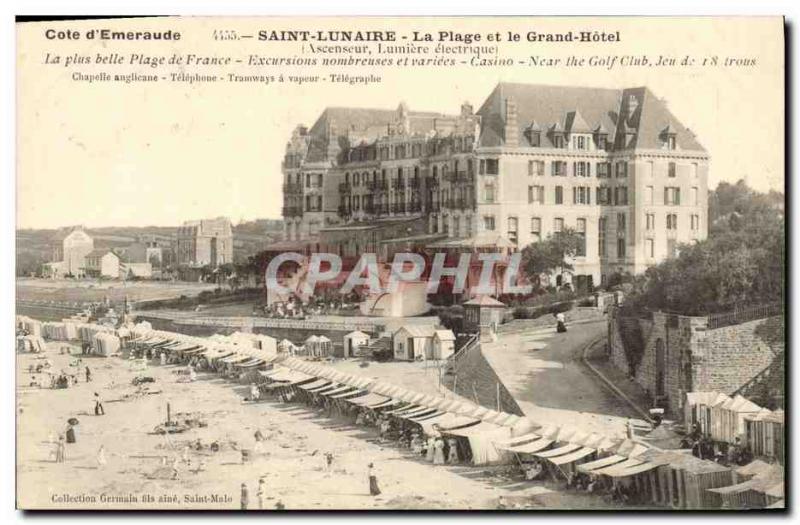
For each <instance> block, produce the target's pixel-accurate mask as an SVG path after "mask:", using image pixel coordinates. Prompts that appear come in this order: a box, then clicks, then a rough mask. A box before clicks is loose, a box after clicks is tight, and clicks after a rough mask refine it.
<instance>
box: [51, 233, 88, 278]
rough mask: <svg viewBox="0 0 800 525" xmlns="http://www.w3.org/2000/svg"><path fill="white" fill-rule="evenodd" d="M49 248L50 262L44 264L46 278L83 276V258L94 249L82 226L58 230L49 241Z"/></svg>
mask: <svg viewBox="0 0 800 525" xmlns="http://www.w3.org/2000/svg"><path fill="white" fill-rule="evenodd" d="M50 247H51V252H52V255H51V261H52V262H49V263H47V264H45V273H46V274H47V275H48V277H53V278H61V277H64V276H67V275H71V276H73V277H83V276H84V265H85V258H86V255H87V254H88V253H89V252H91V251H92V250H93V249H94V240H93V239H92V237H91V236H90V235H89V234H88V233H87V232H86V231H85V230H84V229H83V226H72V227H70V228H64V229H61V230H59V231H58V232H57V233H56V234H55V235H54V236H53V237H52V238H51V239H50Z"/></svg>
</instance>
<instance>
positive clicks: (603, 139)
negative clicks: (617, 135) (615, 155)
mask: <svg viewBox="0 0 800 525" xmlns="http://www.w3.org/2000/svg"><path fill="white" fill-rule="evenodd" d="M607 145H608V135H606V134H605V133H599V134H598V135H597V149H606V146H607Z"/></svg>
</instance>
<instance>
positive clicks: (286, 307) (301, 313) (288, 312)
mask: <svg viewBox="0 0 800 525" xmlns="http://www.w3.org/2000/svg"><path fill="white" fill-rule="evenodd" d="M358 302H359V301H358V299H357V298H356V300H354V301H352V302H350V301H347V300H343V299H341V298H338V297H334V298H330V299H328V298H325V297H312V298H311V299H310V300H309V301H308V302H305V303H304V302H302V301H300V300H299V299H297V298H295V297H292V298H291V299H289V300H288V301H285V302H276V303H273V304H271V305H269V306H263V307H261V308H260V309H258V310H259V311H256V312H254V313H257V314H263V315H264V316H265V317H270V318H273V319H305V318H306V317H308V316H310V315H337V314H341V313H342V312H343V311H349V310H354V309H356V308H357V305H358Z"/></svg>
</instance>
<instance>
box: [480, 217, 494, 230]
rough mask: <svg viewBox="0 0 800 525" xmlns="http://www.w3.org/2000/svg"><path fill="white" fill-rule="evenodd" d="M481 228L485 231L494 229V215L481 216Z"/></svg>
mask: <svg viewBox="0 0 800 525" xmlns="http://www.w3.org/2000/svg"><path fill="white" fill-rule="evenodd" d="M483 229H484V230H486V231H490V232H493V231H494V215H486V216H484V218H483Z"/></svg>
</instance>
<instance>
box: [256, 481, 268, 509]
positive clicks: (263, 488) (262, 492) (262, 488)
mask: <svg viewBox="0 0 800 525" xmlns="http://www.w3.org/2000/svg"><path fill="white" fill-rule="evenodd" d="M256 497H257V498H258V508H259V509H261V510H264V509H265V508H266V507H265V506H264V504H265V500H266V498H267V480H266V479H264V478H258V492H256Z"/></svg>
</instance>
